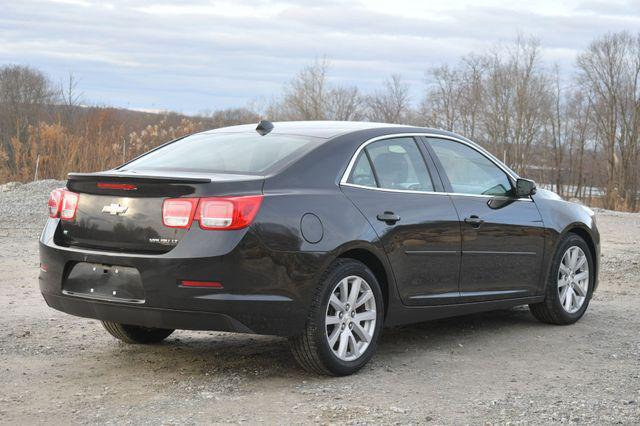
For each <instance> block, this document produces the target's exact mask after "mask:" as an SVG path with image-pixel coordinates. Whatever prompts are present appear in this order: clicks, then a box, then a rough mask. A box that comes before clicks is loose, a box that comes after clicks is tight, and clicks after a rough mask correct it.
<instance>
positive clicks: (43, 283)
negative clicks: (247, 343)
mask: <svg viewBox="0 0 640 426" xmlns="http://www.w3.org/2000/svg"><path fill="white" fill-rule="evenodd" d="M56 230H57V220H53V219H52V220H49V221H48V223H47V225H46V227H45V229H44V231H43V234H42V236H41V239H40V262H41V265H43V267H41V270H40V275H39V283H40V291H41V292H42V295H43V296H44V298H45V300H46V302H47V304H48V305H49V306H50V307H52V308H54V309H57V310H59V311H62V312H66V313H69V314H71V315H76V316H81V317H86V318H94V319H98V320H104V321H114V322H119V323H123V324H131V325H140V326H146V327H157V328H175V329H189V330H217V331H233V332H242V333H255V334H270V335H279V336H291V335H296V334H299V333H300V332H301V331H302V330H303V328H304V325H305V322H306V318H307V315H308V309H309V306H310V303H311V296H312V291H313V289H314V288H315V283H316V282H317V275H318V274H319V272H320V271H321V270H322V268H323V266H322V263H323V262H324V261H325V257H326V254H325V253H313V252H277V251H273V250H269V249H268V248H266V247H265V246H264V245H263V244H262V243H261V241H260V239H259V238H257V237H256V236H255V235H254V234H253V233H251V232H246V233H245V234H243V235H242V237H241V238H238V240H239V242H238V243H237V244H235V245H234V246H233V247H225V248H224V249H223V250H221V249H220V248H219V247H218V248H216V244H215V238H214V240H207V239H206V238H205V237H204V236H203V235H195V236H194V238H191V239H190V240H188V241H185V240H183V241H181V242H180V244H179V245H178V247H176V248H175V249H174V250H172V251H170V252H169V253H165V254H162V255H144V254H125V253H115V252H103V251H96V250H84V249H79V248H73V247H63V246H59V245H57V244H56V243H55V241H54V234H55V232H56ZM183 244H185V245H187V244H188V248H187V247H185V246H183V247H180V246H181V245H183ZM194 253H197V255H194ZM81 262H88V263H95V264H102V265H112V266H122V267H127V268H134V269H135V270H137V271H138V272H139V280H140V281H141V284H142V287H143V289H144V297H143V300H140V301H137V302H136V303H131V301H127V300H117V299H116V298H113V300H109V298H105V297H104V293H102V294H101V295H100V297H92V294H89V293H88V292H87V293H85V294H70V293H71V292H69V291H68V288H67V289H66V288H65V286H66V285H67V284H68V281H66V280H67V277H68V276H69V274H70V271H71V270H72V269H73V268H74V266H75V265H77V264H78V263H81ZM181 280H196V281H219V282H221V283H222V285H223V288H188V287H182V286H180V282H181ZM125 284H126V283H125ZM99 285H101V284H100V282H99V280H95V281H94V280H92V281H90V282H88V283H87V286H85V287H86V288H89V287H92V288H93V287H96V288H95V290H96V293H98V288H97V286H99ZM74 293H75V292H74Z"/></svg>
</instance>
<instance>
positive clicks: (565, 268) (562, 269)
mask: <svg viewBox="0 0 640 426" xmlns="http://www.w3.org/2000/svg"><path fill="white" fill-rule="evenodd" d="M563 260H564V259H563ZM560 272H562V273H563V274H564V275H569V274H570V273H571V270H570V269H569V267H568V266H567V265H565V264H564V261H563V262H560Z"/></svg>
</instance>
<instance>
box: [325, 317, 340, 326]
mask: <svg viewBox="0 0 640 426" xmlns="http://www.w3.org/2000/svg"><path fill="white" fill-rule="evenodd" d="M324 322H325V325H333V324H338V323H339V322H340V317H339V316H338V315H328V316H327V318H326V319H325V320H324Z"/></svg>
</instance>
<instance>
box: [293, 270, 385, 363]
mask: <svg viewBox="0 0 640 426" xmlns="http://www.w3.org/2000/svg"><path fill="white" fill-rule="evenodd" d="M352 275H355V276H358V277H361V278H363V279H364V280H365V281H366V282H367V284H368V285H369V287H370V288H371V291H372V293H373V296H374V298H375V307H376V323H375V327H374V331H373V334H372V338H371V340H370V342H369V346H368V347H367V349H366V350H365V351H364V353H362V354H361V355H360V356H359V357H358V358H357V359H355V360H353V361H344V360H341V359H340V358H338V357H337V356H336V354H334V353H333V350H332V349H331V347H330V346H329V342H328V341H327V335H326V333H327V326H326V325H325V317H326V314H327V305H328V304H329V298H330V297H331V294H332V292H333V290H334V288H335V287H336V285H337V284H338V283H339V282H340V281H341V280H342V279H343V278H346V277H349V276H352ZM383 320H384V301H383V297H382V291H381V289H380V284H379V283H378V280H377V279H376V277H375V275H374V274H373V273H372V272H371V270H369V268H367V267H366V266H365V265H364V264H363V263H361V262H359V261H357V260H353V259H338V260H336V261H335V262H333V263H332V264H331V266H330V267H329V268H328V269H327V271H325V273H324V274H323V275H322V278H321V279H320V283H319V286H318V288H317V290H316V293H315V295H314V296H313V300H312V302H311V308H310V311H309V317H308V318H307V323H306V326H305V329H304V331H303V333H302V334H301V335H299V336H295V337H291V338H290V339H289V342H290V345H291V351H292V352H293V356H294V357H295V359H296V361H297V362H298V363H299V364H300V365H301V366H302V367H303V368H304V369H305V370H307V371H309V372H312V373H316V374H322V375H328V376H347V375H350V374H353V373H355V372H356V371H358V370H359V369H361V368H362V367H363V366H364V365H365V364H366V363H367V362H368V361H369V360H370V359H371V357H372V356H373V354H374V353H375V351H376V348H377V343H378V338H379V337H380V332H381V330H382V323H383Z"/></svg>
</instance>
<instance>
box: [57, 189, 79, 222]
mask: <svg viewBox="0 0 640 426" xmlns="http://www.w3.org/2000/svg"><path fill="white" fill-rule="evenodd" d="M63 193H64V194H63V196H62V208H61V209H60V219H62V220H73V218H74V217H76V210H78V201H79V200H80V196H79V195H78V194H76V193H75V192H71V191H67V190H64V191H63Z"/></svg>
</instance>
